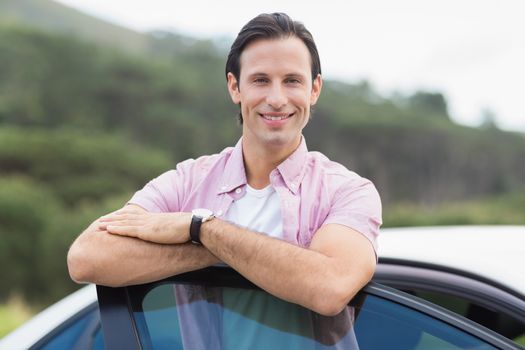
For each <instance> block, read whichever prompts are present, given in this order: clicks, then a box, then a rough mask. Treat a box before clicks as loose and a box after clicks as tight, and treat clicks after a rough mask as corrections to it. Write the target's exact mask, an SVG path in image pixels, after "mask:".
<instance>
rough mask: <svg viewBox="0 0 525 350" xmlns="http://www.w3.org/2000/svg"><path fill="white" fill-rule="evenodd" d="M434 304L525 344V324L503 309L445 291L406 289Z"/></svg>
mask: <svg viewBox="0 0 525 350" xmlns="http://www.w3.org/2000/svg"><path fill="white" fill-rule="evenodd" d="M406 292H408V293H410V294H413V295H416V296H418V297H420V298H422V299H425V300H428V301H430V302H432V303H434V304H437V305H440V306H443V307H444V308H446V309H448V310H451V311H454V312H455V313H457V314H459V315H461V316H463V317H466V318H468V319H470V320H473V321H474V322H476V323H479V324H481V325H483V326H485V327H487V328H489V329H492V330H493V331H495V332H497V333H499V334H501V335H503V336H505V337H507V338H509V339H512V340H514V341H515V342H517V343H518V344H520V345H525V324H523V322H520V321H519V320H517V319H516V318H514V317H512V316H510V315H508V314H506V313H504V312H503V311H502V310H493V309H491V308H489V307H487V306H485V305H481V304H480V303H479V302H476V301H473V300H468V299H466V298H463V297H459V296H456V295H450V294H447V293H443V292H435V291H427V290H422V289H412V290H409V291H406Z"/></svg>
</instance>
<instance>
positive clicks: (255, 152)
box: [242, 138, 301, 189]
mask: <svg viewBox="0 0 525 350" xmlns="http://www.w3.org/2000/svg"><path fill="white" fill-rule="evenodd" d="M300 144H301V138H299V141H298V142H296V144H294V145H290V146H289V147H282V146H277V147H253V145H251V144H249V143H248V142H245V140H244V138H243V145H242V146H243V151H242V152H243V158H244V168H245V169H246V179H247V181H248V184H249V185H250V186H251V187H253V188H255V189H261V188H264V187H266V186H268V185H269V184H270V173H271V172H272V170H274V169H275V168H277V166H278V165H279V164H281V163H282V162H283V161H284V160H286V158H288V157H289V156H290V155H291V154H292V153H293V152H294V151H295V150H296V149H297V147H299V145H300Z"/></svg>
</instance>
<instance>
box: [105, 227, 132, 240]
mask: <svg viewBox="0 0 525 350" xmlns="http://www.w3.org/2000/svg"><path fill="white" fill-rule="evenodd" d="M106 231H108V232H109V233H111V234H115V235H120V236H128V237H138V236H139V230H138V228H137V227H136V226H114V225H109V226H107V227H106Z"/></svg>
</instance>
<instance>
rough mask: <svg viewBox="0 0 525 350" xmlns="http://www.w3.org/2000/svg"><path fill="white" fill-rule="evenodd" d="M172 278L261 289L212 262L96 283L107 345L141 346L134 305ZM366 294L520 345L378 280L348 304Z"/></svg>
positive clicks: (500, 344)
mask: <svg viewBox="0 0 525 350" xmlns="http://www.w3.org/2000/svg"><path fill="white" fill-rule="evenodd" d="M173 282H177V283H185V284H199V285H203V286H225V287H239V288H252V289H258V290H260V288H259V287H257V286H256V285H254V284H253V283H252V282H250V281H249V280H247V279H246V278H244V277H243V276H241V275H240V274H239V273H238V272H236V271H235V270H233V269H231V268H229V267H222V266H211V267H207V268H204V269H201V270H196V271H191V272H187V273H183V274H180V275H176V276H172V277H169V278H166V279H163V280H160V281H156V282H152V283H146V284H142V285H133V286H127V287H118V288H112V287H105V286H100V285H97V295H98V300H99V308H100V318H101V324H102V329H103V335H104V342H105V345H106V349H121V348H125V349H137V350H140V349H142V345H141V342H140V337H139V333H138V328H137V327H138V326H137V324H136V322H135V319H134V316H133V306H135V307H140V305H138V303H141V300H142V299H143V298H144V296H145V295H146V294H147V293H148V292H149V291H150V290H152V289H153V288H155V287H156V286H159V285H161V284H166V283H173ZM366 295H374V296H377V297H380V298H383V299H386V300H389V301H391V302H394V303H397V304H400V305H403V306H405V307H408V308H410V309H413V310H416V311H418V312H420V313H422V314H425V315H428V316H430V317H432V318H434V319H437V320H440V321H442V322H445V323H447V324H449V325H451V326H453V327H456V328H459V329H461V330H462V331H463V332H465V333H468V334H470V335H472V336H474V337H477V338H479V339H481V340H483V341H485V342H487V343H488V344H491V345H492V346H494V347H496V348H498V349H519V347H517V344H516V343H514V342H512V340H510V339H507V338H505V337H504V336H502V335H500V334H498V333H496V332H494V331H492V330H490V329H488V328H485V327H484V326H482V325H479V324H477V323H475V322H473V321H472V320H469V319H467V318H464V317H462V316H460V315H457V314H455V313H453V312H452V311H450V310H447V309H445V308H442V307H440V306H438V305H435V304H432V303H430V302H429V301H426V300H423V299H420V298H418V297H415V296H412V295H409V294H407V293H404V292H402V291H400V290H397V289H394V288H391V287H388V286H385V285H382V284H379V283H377V282H370V283H369V284H367V285H366V286H365V287H364V288H363V289H362V290H361V291H360V292H359V293H358V294H357V295H356V297H354V298H353V299H352V300H351V301H350V302H349V305H350V306H356V305H359V304H360V303H362V301H363V300H364V299H365V297H366Z"/></svg>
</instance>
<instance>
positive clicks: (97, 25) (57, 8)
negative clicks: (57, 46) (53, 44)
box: [0, 0, 150, 53]
mask: <svg viewBox="0 0 525 350" xmlns="http://www.w3.org/2000/svg"><path fill="white" fill-rule="evenodd" d="M0 21H1V22H3V23H8V24H14V25H23V26H30V27H34V28H38V29H40V30H46V31H52V32H58V33H63V34H70V35H73V36H79V37H82V38H85V39H88V40H90V41H93V42H97V43H102V44H107V45H111V46H114V47H117V48H120V49H124V50H127V51H131V52H137V53H140V52H145V51H147V50H148V47H149V40H150V39H149V36H148V35H146V34H142V33H139V32H135V31H133V30H130V29H127V28H124V27H121V26H118V25H115V24H112V23H109V22H106V21H103V20H100V19H98V18H95V17H93V16H89V15H86V14H84V13H82V12H80V11H77V10H75V9H73V8H70V7H68V6H65V5H62V4H60V3H57V2H54V1H50V0H2V1H0Z"/></svg>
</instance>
